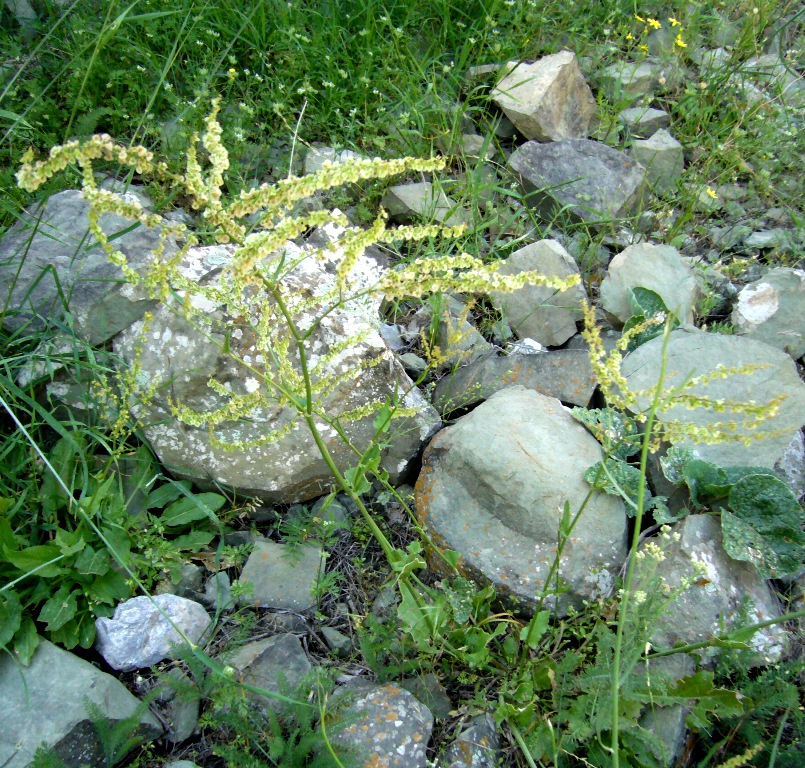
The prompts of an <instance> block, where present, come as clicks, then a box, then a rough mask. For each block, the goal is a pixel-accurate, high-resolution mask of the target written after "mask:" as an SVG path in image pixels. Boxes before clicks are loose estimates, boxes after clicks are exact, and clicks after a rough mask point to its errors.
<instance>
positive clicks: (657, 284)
mask: <svg viewBox="0 0 805 768" xmlns="http://www.w3.org/2000/svg"><path fill="white" fill-rule="evenodd" d="M638 287H639V288H648V289H649V290H651V291H654V292H655V293H657V294H659V295H660V297H661V298H662V300H663V301H664V302H665V306H666V307H668V309H670V310H671V312H673V313H674V314H675V315H676V316H677V317H678V318H679V319H680V320H681V321H682V322H685V323H692V322H693V311H694V309H695V307H696V302H697V301H698V299H699V297H700V295H701V291H700V289H699V284H698V282H697V281H696V278H695V277H694V275H693V272H692V271H691V269H690V267H689V266H688V265H687V264H686V263H685V262H684V261H683V259H682V257H681V256H680V255H679V252H678V251H677V250H676V248H674V247H673V246H671V245H651V244H649V243H639V244H638V245H630V246H629V247H628V248H625V249H624V250H623V251H621V252H620V253H619V254H618V255H617V256H615V258H613V259H612V261H611V262H610V263H609V269H608V270H607V276H606V277H605V278H604V280H603V282H602V283H601V306H602V307H603V308H604V309H605V310H606V311H607V312H609V313H610V314H612V315H614V316H615V317H616V318H618V320H620V321H621V322H622V323H625V322H626V321H627V320H628V319H629V317H631V315H632V314H633V313H632V309H631V306H630V304H629V296H630V293H631V290H632V289H633V288H638Z"/></svg>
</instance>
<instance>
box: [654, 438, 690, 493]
mask: <svg viewBox="0 0 805 768" xmlns="http://www.w3.org/2000/svg"><path fill="white" fill-rule="evenodd" d="M695 458H696V454H695V453H694V452H693V449H692V448H680V447H678V446H676V445H672V446H671V447H670V448H669V449H668V450H667V451H666V452H665V456H663V457H662V458H661V459H660V468H661V469H662V473H663V474H664V475H665V479H666V480H668V482H669V483H673V484H674V485H682V483H684V482H685V467H686V466H687V464H688V462H689V461H692V460H693V459H695Z"/></svg>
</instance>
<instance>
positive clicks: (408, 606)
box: [397, 581, 432, 650]
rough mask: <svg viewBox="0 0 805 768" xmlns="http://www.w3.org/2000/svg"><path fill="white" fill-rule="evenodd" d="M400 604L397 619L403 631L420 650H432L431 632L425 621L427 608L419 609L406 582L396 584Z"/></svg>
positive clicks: (411, 589) (411, 588)
mask: <svg viewBox="0 0 805 768" xmlns="http://www.w3.org/2000/svg"><path fill="white" fill-rule="evenodd" d="M398 586H399V589H400V597H401V598H402V599H401V600H400V604H399V605H398V606H397V618H398V619H399V620H400V624H401V625H402V627H403V629H404V630H405V631H406V632H407V633H408V634H409V635H410V636H411V638H412V639H413V640H414V642H415V643H416V644H417V647H418V648H419V649H420V650H432V646H431V632H430V627H429V626H428V620H427V614H426V610H427V606H424V608H425V610H422V609H420V607H419V605H418V604H417V600H416V598H415V596H414V592H413V587H411V586H410V584H409V583H408V582H407V581H400V582H398Z"/></svg>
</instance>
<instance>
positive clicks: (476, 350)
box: [421, 296, 492, 370]
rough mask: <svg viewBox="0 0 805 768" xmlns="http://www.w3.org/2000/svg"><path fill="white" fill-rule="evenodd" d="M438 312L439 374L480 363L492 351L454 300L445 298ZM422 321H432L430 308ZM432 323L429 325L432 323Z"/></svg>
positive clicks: (425, 311)
mask: <svg viewBox="0 0 805 768" xmlns="http://www.w3.org/2000/svg"><path fill="white" fill-rule="evenodd" d="M438 309H439V322H438V325H437V328H436V345H437V346H438V347H439V350H440V352H441V355H442V357H443V358H444V359H443V360H442V361H441V362H440V363H439V366H438V367H439V370H445V369H447V368H452V367H455V366H458V365H466V364H467V363H470V362H472V361H473V360H477V359H478V358H479V357H481V356H483V355H485V354H486V353H487V352H489V351H490V350H491V349H492V345H491V344H490V343H489V342H488V341H487V340H486V339H485V338H484V337H483V336H482V335H481V334H480V333H479V332H478V330H477V329H476V328H475V326H474V325H473V324H472V323H471V322H469V321H468V320H467V317H468V316H469V313H468V311H467V307H466V305H465V304H464V303H463V302H462V301H460V300H459V299H457V298H456V297H455V296H448V297H447V300H446V301H445V300H444V297H443V298H442V302H441V304H440V305H439V306H438ZM423 310H424V311H423V313H422V315H423V317H422V318H421V319H425V316H427V317H428V318H430V317H432V309H431V307H427V308H423ZM429 322H430V321H429Z"/></svg>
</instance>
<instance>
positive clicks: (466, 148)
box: [436, 133, 497, 160]
mask: <svg viewBox="0 0 805 768" xmlns="http://www.w3.org/2000/svg"><path fill="white" fill-rule="evenodd" d="M436 146H437V147H438V148H439V151H441V152H443V153H444V154H446V155H458V156H459V157H468V158H475V159H478V158H479V157H483V158H484V160H491V159H492V158H493V157H494V156H495V152H496V151H497V150H496V149H495V143H494V142H493V141H490V140H489V139H488V138H487V137H485V136H480V135H479V134H477V133H462V134H460V135H459V136H453V135H452V134H450V135H448V136H439V137H438V138H437V139H436Z"/></svg>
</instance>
